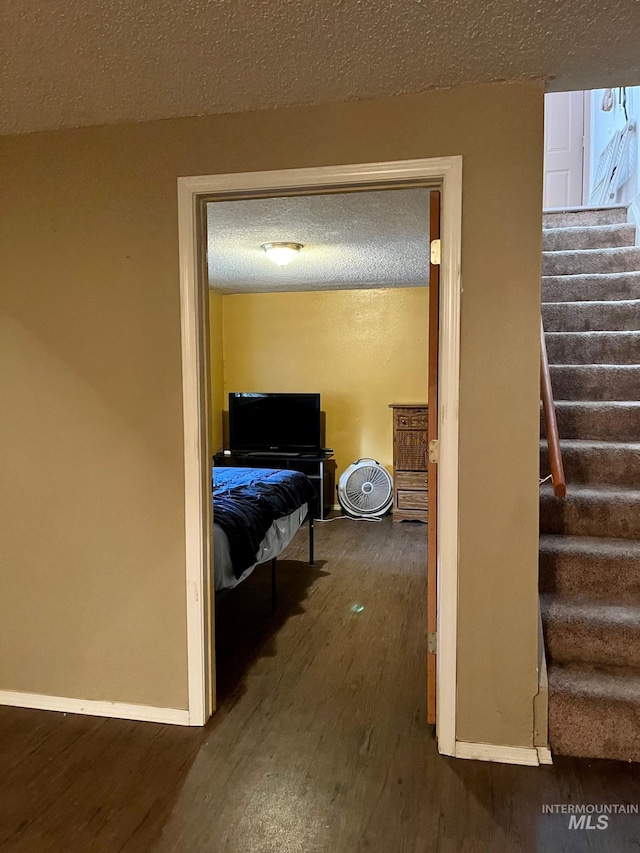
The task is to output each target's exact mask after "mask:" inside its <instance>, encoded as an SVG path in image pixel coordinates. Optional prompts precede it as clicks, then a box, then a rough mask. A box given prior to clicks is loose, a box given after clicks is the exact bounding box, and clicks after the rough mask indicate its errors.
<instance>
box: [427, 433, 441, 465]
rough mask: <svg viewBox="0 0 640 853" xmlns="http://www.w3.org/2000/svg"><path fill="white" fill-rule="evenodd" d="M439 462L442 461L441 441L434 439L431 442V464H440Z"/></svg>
mask: <svg viewBox="0 0 640 853" xmlns="http://www.w3.org/2000/svg"><path fill="white" fill-rule="evenodd" d="M439 461H440V441H439V440H438V439H437V438H433V439H431V441H430V442H429V462H435V463H438V462H439Z"/></svg>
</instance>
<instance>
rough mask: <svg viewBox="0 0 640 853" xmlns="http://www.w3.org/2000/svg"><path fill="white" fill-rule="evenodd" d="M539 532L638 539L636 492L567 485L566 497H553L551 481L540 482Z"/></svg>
mask: <svg viewBox="0 0 640 853" xmlns="http://www.w3.org/2000/svg"><path fill="white" fill-rule="evenodd" d="M540 533H553V534H555V535H565V536H605V537H609V536H610V537H612V538H614V539H638V538H640V491H639V490H638V489H632V488H629V487H625V486H591V485H569V486H568V487H567V496H566V498H556V497H555V496H554V494H553V489H552V487H551V484H550V483H549V482H547V483H543V484H542V485H541V486H540Z"/></svg>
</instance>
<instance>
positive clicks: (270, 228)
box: [207, 189, 429, 696]
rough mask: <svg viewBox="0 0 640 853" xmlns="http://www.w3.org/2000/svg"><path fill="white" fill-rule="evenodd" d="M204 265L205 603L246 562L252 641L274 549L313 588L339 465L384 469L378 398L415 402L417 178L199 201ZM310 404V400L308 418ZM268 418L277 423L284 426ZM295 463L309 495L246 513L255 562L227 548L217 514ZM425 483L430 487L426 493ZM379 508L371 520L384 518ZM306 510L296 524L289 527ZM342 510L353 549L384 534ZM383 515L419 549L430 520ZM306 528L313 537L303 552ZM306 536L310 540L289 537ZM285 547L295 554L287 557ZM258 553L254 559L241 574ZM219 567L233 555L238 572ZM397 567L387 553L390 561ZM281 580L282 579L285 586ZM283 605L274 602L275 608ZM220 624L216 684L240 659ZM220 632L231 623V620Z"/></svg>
mask: <svg viewBox="0 0 640 853" xmlns="http://www.w3.org/2000/svg"><path fill="white" fill-rule="evenodd" d="M272 243H282V244H286V245H287V246H288V247H290V248H288V251H289V254H290V256H291V257H290V258H289V259H287V260H288V261H290V262H287V263H286V265H284V264H283V265H282V266H280V265H279V263H278V261H276V263H275V264H274V263H272V261H273V258H269V257H268V252H266V251H265V245H264V244H272ZM269 248H271V246H270V245H269ZM278 248H279V247H278ZM207 271H208V282H209V294H208V295H209V327H210V328H209V342H210V352H209V355H210V377H211V387H210V421H209V427H210V446H211V448H212V451H213V454H214V456H213V473H212V479H213V493H214V497H213V501H214V527H213V541H214V578H215V589H216V604H220V603H221V602H222V599H226V598H227V595H228V593H229V592H230V591H231V589H233V588H236V587H239V585H240V584H241V582H242V581H245V580H246V579H247V578H249V576H252V579H251V581H250V584H249V586H250V587H253V594H254V595H257V596H258V598H259V599H261V600H262V601H263V613H262V615H261V616H260V617H258V622H259V623H260V624H262V625H263V634H262V635H259V634H254V638H255V641H256V644H257V646H258V647H259V646H260V645H264V644H265V642H270V641H271V640H273V638H274V636H275V635H274V634H273V630H274V629H273V625H272V624H270V623H269V622H264V621H263V620H264V618H266V617H265V614H266V613H268V604H267V603H266V601H265V599H266V597H267V596H268V589H269V587H270V590H271V604H272V610H274V611H275V608H276V600H277V599H276V558H277V559H278V561H279V564H280V555H281V554H282V558H283V560H284V563H282V565H283V570H284V573H283V579H284V583H286V584H288V585H293V587H296V586H297V585H298V584H300V583H302V580H301V578H300V577H298V578H297V580H294V581H292V571H293V572H294V574H296V573H297V574H298V575H300V573H302V572H304V573H308V572H309V571H312V568H313V569H315V572H313V573H312V574H311V575H308V579H309V584H310V588H309V589H306V588H305V596H306V595H309V594H311V593H312V592H313V589H312V587H313V585H314V583H315V582H316V581H318V582H320V581H321V580H326V579H329V582H330V578H331V574H332V572H333V567H332V565H331V560H330V559H329V560H328V559H327V556H328V555H327V554H326V553H323V546H328V547H330V542H331V541H332V536H333V535H335V534H332V533H330V532H329V528H335V525H331V524H321V523H318V522H323V521H334V520H337V519H340V518H341V517H342V518H344V517H345V516H346V513H344V512H342V514H341V512H340V506H339V503H338V499H337V495H336V490H337V483H338V480H339V478H340V475H341V474H342V473H343V472H344V471H345V470H346V469H349V468H350V466H351V465H352V463H353V462H355V461H357V460H359V459H361V458H362V457H367V458H371V459H375V460H376V461H378V462H379V463H380V464H381V465H382V466H383V467H384V468H385V469H386V471H388V473H389V475H390V476H393V475H394V474H395V471H394V441H395V438H394V423H395V421H396V420H397V417H398V416H397V411H396V410H395V409H394V413H395V415H394V413H392V411H391V409H390V407H391V406H392V405H394V404H395V401H397V400H405V401H416V400H422V401H424V404H426V402H427V390H428V388H427V377H428V300H429V288H428V279H429V190H427V189H404V190H395V191H386V192H385V191H369V192H358V193H349V194H345V193H342V194H336V193H333V194H326V195H313V196H295V197H288V198H287V197H284V198H262V199H250V200H241V201H230V202H228V201H219V202H211V203H209V204H208V205H207ZM310 398H317V407H318V415H320V410H321V414H322V420H321V422H320V418H319V417H318V419H317V437H316V438H314V428H313V426H312V427H311V436H309V435H308V432H309V426H308V424H306V437H305V418H306V417H307V415H306V414H305V412H304V411H302V412H300V411H296V410H295V406H299V405H300V400H306V401H308V400H309V399H310ZM312 404H313V403H312ZM274 405H275V406H276V409H278V407H285V406H286V407H287V409H288V408H290V407H292V406H293V407H294V409H293V410H292V411H290V412H289V411H287V412H285V414H284V415H281V413H280V411H278V418H280V420H278V419H277V418H276V421H275V426H274V425H273V424H272V423H271V417H272V414H273V412H272V410H267V409H266V408H265V407H266V406H271V407H272V409H273V406H274ZM400 411H404V410H400ZM247 412H249V413H250V414H246V413H247ZM423 416H424V412H423ZM314 418H315V416H314V414H313V412H312V415H311V423H312V425H313V423H315V420H314ZM276 427H277V429H276ZM278 430H281V431H282V430H284V431H285V432H286V436H284V435H283V436H282V440H280V435H279V433H278ZM320 435H321V436H322V437H321V438H320ZM412 435H417V434H416V433H413V434H412ZM305 442H306V443H305ZM287 450H288V451H289V452H287ZM423 451H424V448H423ZM314 454H315V456H314ZM319 460H321V461H319ZM265 469H272V470H271V471H269V470H265ZM274 469H275V470H274ZM281 469H288V470H284V471H283V470H281ZM276 471H277V472H278V473H277V474H276V473H275V472H276ZM292 471H293V472H295V471H301V472H303V473H304V474H306V475H308V476H309V477H310V478H311V484H312V487H313V488H315V489H318V488H319V493H318V495H317V496H316V498H315V499H314V498H311V500H310V501H309V504H307V503H305V500H304V495H303V496H302V497H300V498H299V500H298V502H297V504H296V503H295V501H294V502H289V503H286V505H283V506H280V505H279V504H278V505H277V506H276V505H275V504H273V505H270V506H269V513H270V514H269V516H268V518H266V517H265V518H264V519H263V520H262V526H260V523H259V522H257V521H256V522H255V523H256V524H257V525H258V526H257V528H256V529H254V528H253V527H252V526H251V525H252V524H253V521H251V522H250V523H249V526H250V529H249V531H248V532H247V534H246V536H244V539H245V542H244V545H245V548H248V550H249V551H250V552H251V551H252V552H253V554H254V555H255V557H254V560H253V561H251V560H250V559H249V558H248V557H247V558H246V559H245V560H244V562H242V561H241V565H240V564H238V565H236V562H234V560H233V559H231V560H230V557H229V547H228V543H229V542H231V543H232V550H233V542H234V537H235V538H237V539H239V540H242V539H243V527H242V523H240V522H238V524H237V525H236V526H234V523H233V522H232V523H230V522H229V521H228V519H227V515H226V514H227V512H228V511H229V510H230V509H231V511H232V512H234V511H238V512H243V513H244V514H245V525H246V523H247V522H246V518H247V517H248V516H247V512H249V513H250V509H247V507H248V506H249V504H251V506H253V507H255V506H256V503H259V502H260V501H261V500H262V498H263V497H264V498H265V500H268V501H274V500H275V501H276V502H277V500H278V499H279V498H278V496H276V493H274V492H273V490H272V485H271V478H272V477H273V476H274V475H275V476H276V479H278V480H282V479H284V480H285V481H286V482H287V483H288V484H289V485H291V479H290V477H289V475H292ZM292 476H293V478H295V477H296V476H298V477H299V476H300V475H299V474H295V473H293V475H292ZM305 479H307V478H306V477H303V478H302V481H304V480H305ZM294 483H295V479H294ZM307 483H309V480H307ZM298 486H299V487H300V484H299V483H298ZM247 487H248V488H249V493H247V492H246V491H245V490H246V488H247ZM406 494H408V493H406ZM415 494H417V493H415ZM280 497H281V496H280ZM421 497H424V498H425V499H426V491H425V492H423V493H421ZM236 500H237V501H238V504H237V506H234V501H236ZM274 506H275V508H274ZM312 507H315V508H314V509H312ZM384 514H385V515H386V513H384ZM376 515H377V517H376ZM381 515H382V513H381V512H380V513H376V514H374V515H372V517H370V518H369V519H367V520H369V521H372V520H375V521H381V520H383V519H382V518H381ZM325 516H329V517H328V518H326V519H325ZM400 517H402V518H417V519H419V520H420V521H426V513H425V512H424V511H421V512H414V513H413V515H412V513H411V512H410V513H408V514H405V515H404V516H402V515H401V514H400V513H398V518H396V520H398V519H399V518H400ZM314 519H315V524H314ZM355 520H356V521H358V520H359V519H355ZM305 521H306V522H309V523H308V525H305V527H307V526H308V534H307V532H306V531H305V530H300V528H301V527H302V526H303V524H304V522H305ZM218 522H220V524H219V523H218ZM269 523H271V527H269V529H268V530H267V526H268V524H269ZM347 523H348V525H349V543H350V546H349V551H350V552H351V554H352V555H353V559H354V560H357V559H358V558H359V556H360V553H361V552H362V550H363V548H364V549H365V550H366V548H367V542H370V540H371V537H372V536H374V535H375V536H377V537H378V538H379V536H380V534H379V533H377V534H373V533H372V532H371V530H370V529H371V527H372V525H370V524H366V523H356V524H351V523H350V522H347ZM390 523H391V517H390V516H389V517H388V518H384V524H385V525H387V526H388V525H389V524H390ZM220 525H222V527H224V533H222V531H221V527H220ZM393 526H394V528H397V529H396V530H395V531H394V539H395V540H396V542H397V543H398V544H399V543H401V542H402V541H403V536H404V537H405V538H406V537H407V536H409V538H410V540H411V541H412V542H413V543H414V546H415V545H416V544H417V542H418V540H421V541H422V545H421V546H420V547H419V548H418V549H417V553H418V554H422V552H423V551H424V547H425V546H426V525H422V524H418V525H417V526H418V527H420V528H422V530H421V531H412V532H411V533H404V534H403V531H402V529H401V528H403V527H405V525H393ZM410 526H412V525H410ZM314 527H315V531H316V533H315V536H316V537H318V539H319V543H320V544H319V546H317V547H316V561H315V562H316V565H315V566H314V553H313V549H314V544H313V543H314ZM321 528H325V530H321ZM296 531H298V532H296ZM227 534H228V538H227ZM307 535H308V537H309V541H308V546H307V545H303V544H301V543H302V542H303V541H304V542H305V543H306V541H307V539H306V537H307ZM263 537H264V538H263ZM407 541H409V540H407ZM247 543H251V544H250V545H248V544H247ZM290 543H291V544H290ZM287 546H290V547H289V548H288V549H287ZM238 547H239V546H238V545H237V544H236V546H235V548H236V552H237V551H238ZM307 548H308V550H307ZM291 553H293V554H295V555H296V556H299V555H301V554H303V555H304V556H303V560H304V562H302V563H299V562H296V564H295V570H294V569H293V568H292V560H291V557H290V554H291ZM424 556H425V555H424V554H423V559H422V563H424V565H422V567H420V566H419V565H418V568H417V572H418V574H420V572H421V571H423V570H424V573H425V575H426V559H424ZM418 563H420V560H418ZM259 564H264V565H261V568H259V569H258V570H257V571H256V572H255V574H253V572H254V568H255V567H256V566H257V565H259ZM269 564H270V565H271V573H270V583H269V570H268V569H269ZM231 565H233V566H234V567H236V568H237V570H236V571H235V575H234V571H233V570H231V569H230V568H229V566H231ZM394 565H395V564H393V565H392V564H390V567H389V571H390V572H392V573H393V572H394V571H395V569H394V567H393V566H394ZM279 572H280V570H279V569H278V574H279ZM223 576H224V577H223ZM265 585H266V586H265ZM278 588H279V591H280V592H282V591H283V588H282V585H281V584H278ZM250 595H251V591H246V590H243V593H242V598H241V599H240V600H241V601H244V602H245V610H246V608H247V607H248V608H249V610H251V609H252V607H257V606H258V605H257V603H256V602H255V601H253V602H250V601H247V596H250ZM297 604H298V605H299V604H300V602H299V601H297ZM227 607H231V608H237V607H242V605H241V604H238V603H237V602H236V601H234V603H233V604H229V603H228V602H225V604H224V605H222V607H221V609H223V610H224V608H227ZM352 607H353V608H355V609H354V610H353V612H354V613H355V612H360V611H359V610H358V608H362V609H364V605H363V604H359V603H357V602H356V603H354V604H353V605H352ZM283 609H284V608H283ZM296 610H297V611H298V612H299V608H295V607H294V612H296ZM245 615H246V614H245ZM286 615H287V614H286V611H285V612H282V611H281V612H280V613H278V620H282V619H286ZM238 618H240V617H238ZM218 623H219V624H218ZM216 624H217V626H218V629H217V631H216V644H217V645H218V646H219V645H222V646H223V647H224V648H226V649H227V652H223V653H222V655H221V654H220V649H219V648H218V649H217V652H216V661H217V665H218V668H220V667H221V668H222V670H223V671H224V672H227V675H226V676H224V677H223V682H224V680H225V678H226V679H227V680H228V678H229V675H228V670H229V667H230V666H231V664H230V660H229V657H231V658H232V659H234V660H236V662H237V660H238V656H237V650H235V651H234V650H233V648H232V645H231V646H230V645H229V643H228V637H227V638H226V639H225V637H224V636H222V637H221V636H220V634H221V633H222V634H223V635H224V633H225V630H227V629H225V627H224V626H225V624H227V620H225V618H224V616H223V617H222V619H221V620H218V617H216ZM228 630H231V631H233V630H234V628H233V626H228ZM254 651H255V650H251V651H250V652H249V658H250V657H251V654H253V652H254ZM240 665H241V666H242V664H240ZM219 675H220V674H219ZM236 677H237V673H236ZM232 680H233V679H232ZM224 694H225V690H224V687H223V690H222V696H224Z"/></svg>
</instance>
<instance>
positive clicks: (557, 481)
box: [540, 317, 567, 498]
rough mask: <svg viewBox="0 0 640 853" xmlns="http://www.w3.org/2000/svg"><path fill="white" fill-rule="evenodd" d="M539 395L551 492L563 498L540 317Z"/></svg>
mask: <svg viewBox="0 0 640 853" xmlns="http://www.w3.org/2000/svg"><path fill="white" fill-rule="evenodd" d="M540 397H541V398H542V407H543V409H544V420H545V424H546V426H547V444H548V446H549V463H550V466H551V482H552V483H553V493H554V495H555V496H556V497H557V498H564V497H565V496H566V494H567V483H566V481H565V478H564V466H563V464H562V452H561V451H560V436H559V435H558V422H557V420H556V406H555V403H554V402H553V390H552V388H551V373H550V372H549V358H548V356H547V342H546V340H545V336H544V325H543V323H542V317H540Z"/></svg>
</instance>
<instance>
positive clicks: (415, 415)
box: [394, 409, 428, 429]
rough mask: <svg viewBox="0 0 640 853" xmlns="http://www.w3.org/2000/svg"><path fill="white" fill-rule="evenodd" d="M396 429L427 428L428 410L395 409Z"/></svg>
mask: <svg viewBox="0 0 640 853" xmlns="http://www.w3.org/2000/svg"><path fill="white" fill-rule="evenodd" d="M394 421H395V424H394V425H395V427H396V429H426V428H427V426H428V417H427V410H426V409H423V410H422V411H416V410H415V409H394Z"/></svg>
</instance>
